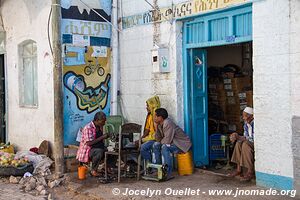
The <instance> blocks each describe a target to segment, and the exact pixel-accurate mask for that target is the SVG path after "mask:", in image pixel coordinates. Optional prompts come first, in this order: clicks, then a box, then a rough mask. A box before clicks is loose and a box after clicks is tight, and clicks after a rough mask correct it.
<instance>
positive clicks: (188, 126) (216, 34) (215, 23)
mask: <svg viewBox="0 0 300 200" xmlns="http://www.w3.org/2000/svg"><path fill="white" fill-rule="evenodd" d="M185 20H189V21H185V22H184V24H183V84H184V123H185V124H184V126H185V131H186V132H187V133H188V135H189V136H190V138H191V140H192V143H193V159H194V164H195V166H197V167H201V166H205V165H208V164H209V155H208V152H209V151H208V148H209V147H208V106H207V103H208V102H207V73H206V71H207V58H206V50H205V48H207V47H212V46H221V45H228V44H235V43H241V42H249V41H252V4H245V5H242V6H239V7H233V8H229V9H224V10H221V11H216V12H213V13H208V14H205V15H201V16H198V17H196V18H195V17H193V18H187V19H185ZM197 59H199V60H200V62H199V61H198V60H197Z"/></svg>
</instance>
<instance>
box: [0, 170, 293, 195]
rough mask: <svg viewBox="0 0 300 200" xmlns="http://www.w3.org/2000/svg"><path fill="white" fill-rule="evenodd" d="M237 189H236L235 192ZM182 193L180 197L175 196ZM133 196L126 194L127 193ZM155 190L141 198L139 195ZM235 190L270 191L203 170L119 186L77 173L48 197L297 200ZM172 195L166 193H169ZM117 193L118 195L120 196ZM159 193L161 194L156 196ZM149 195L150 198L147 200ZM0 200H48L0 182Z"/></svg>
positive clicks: (133, 181)
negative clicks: (220, 192) (82, 177)
mask: <svg viewBox="0 0 300 200" xmlns="http://www.w3.org/2000/svg"><path fill="white" fill-rule="evenodd" d="M237 188H238V189H237ZM180 189H181V190H183V191H185V193H184V192H183V193H182V194H180V193H177V194H175V192H176V191H178V190H180ZM217 189H218V190H221V189H224V190H232V191H233V193H232V194H231V195H222V196H220V195H216V194H215V195H209V192H210V190H217ZM128 190H130V191H132V192H134V193H135V194H134V193H130V194H128V193H126V191H128ZM142 190H144V191H145V192H146V191H150V190H151V191H154V192H155V193H153V195H152V196H151V195H150V192H148V193H145V194H143V195H141V194H138V192H140V193H141V192H142ZM187 190H190V191H191V190H194V191H197V190H198V191H199V193H198V195H197V194H194V195H193V194H192V193H191V192H190V193H189V192H188V191H187ZM236 190H264V191H266V190H269V188H260V187H257V186H256V185H255V181H251V182H247V183H241V182H240V181H239V180H238V179H229V178H227V177H225V176H222V175H219V174H215V173H213V172H209V171H206V170H196V171H195V173H194V174H193V175H191V176H175V178H174V179H172V180H169V181H166V182H152V181H145V180H140V181H136V179H134V178H132V179H122V180H121V183H117V182H112V183H107V184H103V183H101V182H100V181H99V179H98V178H93V177H90V176H88V177H87V179H86V180H78V178H77V173H71V174H68V177H67V181H66V183H65V184H64V185H63V186H60V187H57V188H55V189H53V190H51V191H50V192H51V195H52V196H51V198H52V199H58V200H60V199H61V200H67V199H77V200H88V199H89V200H90V199H91V200H95V199H105V200H106V199H109V200H110V199H112V200H113V199H118V200H123V199H124V200H127V199H128V200H138V199H143V200H144V199H150V198H151V199H155V200H157V199H164V200H168V199H207V200H210V199H212V200H214V199H224V200H229V199H250V200H252V199H253V200H256V199H257V200H258V199H260V200H268V199H272V200H273V199H274V200H279V199H280V200H281V199H299V198H291V197H289V196H281V195H275V196H270V195H263V196H257V195H256V196H245V195H241V196H237V197H235V192H236ZM172 191H173V192H174V194H169V192H172ZM119 192H120V193H119ZM159 192H161V193H159ZM150 196H151V197H150ZM0 199H24V200H25V199H33V200H35V199H48V196H44V197H42V196H34V194H33V195H30V194H24V193H23V192H22V191H20V190H19V186H18V185H13V184H7V182H6V183H3V182H0Z"/></svg>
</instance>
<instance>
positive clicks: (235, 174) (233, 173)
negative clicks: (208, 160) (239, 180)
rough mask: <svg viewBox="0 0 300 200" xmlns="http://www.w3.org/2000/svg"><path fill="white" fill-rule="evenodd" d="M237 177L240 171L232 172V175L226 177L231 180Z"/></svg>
mask: <svg viewBox="0 0 300 200" xmlns="http://www.w3.org/2000/svg"><path fill="white" fill-rule="evenodd" d="M238 175H241V171H234V172H232V173H229V174H227V177H230V178H233V177H236V176H238Z"/></svg>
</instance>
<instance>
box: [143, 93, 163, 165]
mask: <svg viewBox="0 0 300 200" xmlns="http://www.w3.org/2000/svg"><path fill="white" fill-rule="evenodd" d="M146 104H147V112H148V114H147V117H146V122H145V128H144V134H143V136H142V142H143V144H142V146H141V155H142V158H143V159H144V160H146V162H151V160H152V159H151V158H152V156H151V150H152V146H153V144H154V142H155V132H156V126H155V124H154V120H153V115H154V113H155V110H156V109H157V108H160V101H159V97H158V96H154V97H151V98H150V99H148V100H147V101H146Z"/></svg>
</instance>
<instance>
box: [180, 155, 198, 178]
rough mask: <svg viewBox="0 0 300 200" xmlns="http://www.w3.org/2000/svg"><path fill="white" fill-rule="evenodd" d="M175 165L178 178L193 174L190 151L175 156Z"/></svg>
mask: <svg viewBox="0 0 300 200" xmlns="http://www.w3.org/2000/svg"><path fill="white" fill-rule="evenodd" d="M177 163H178V174H179V175H180V176H183V175H190V174H193V170H194V166H193V159H192V152H191V151H189V152H187V153H179V154H177Z"/></svg>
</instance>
